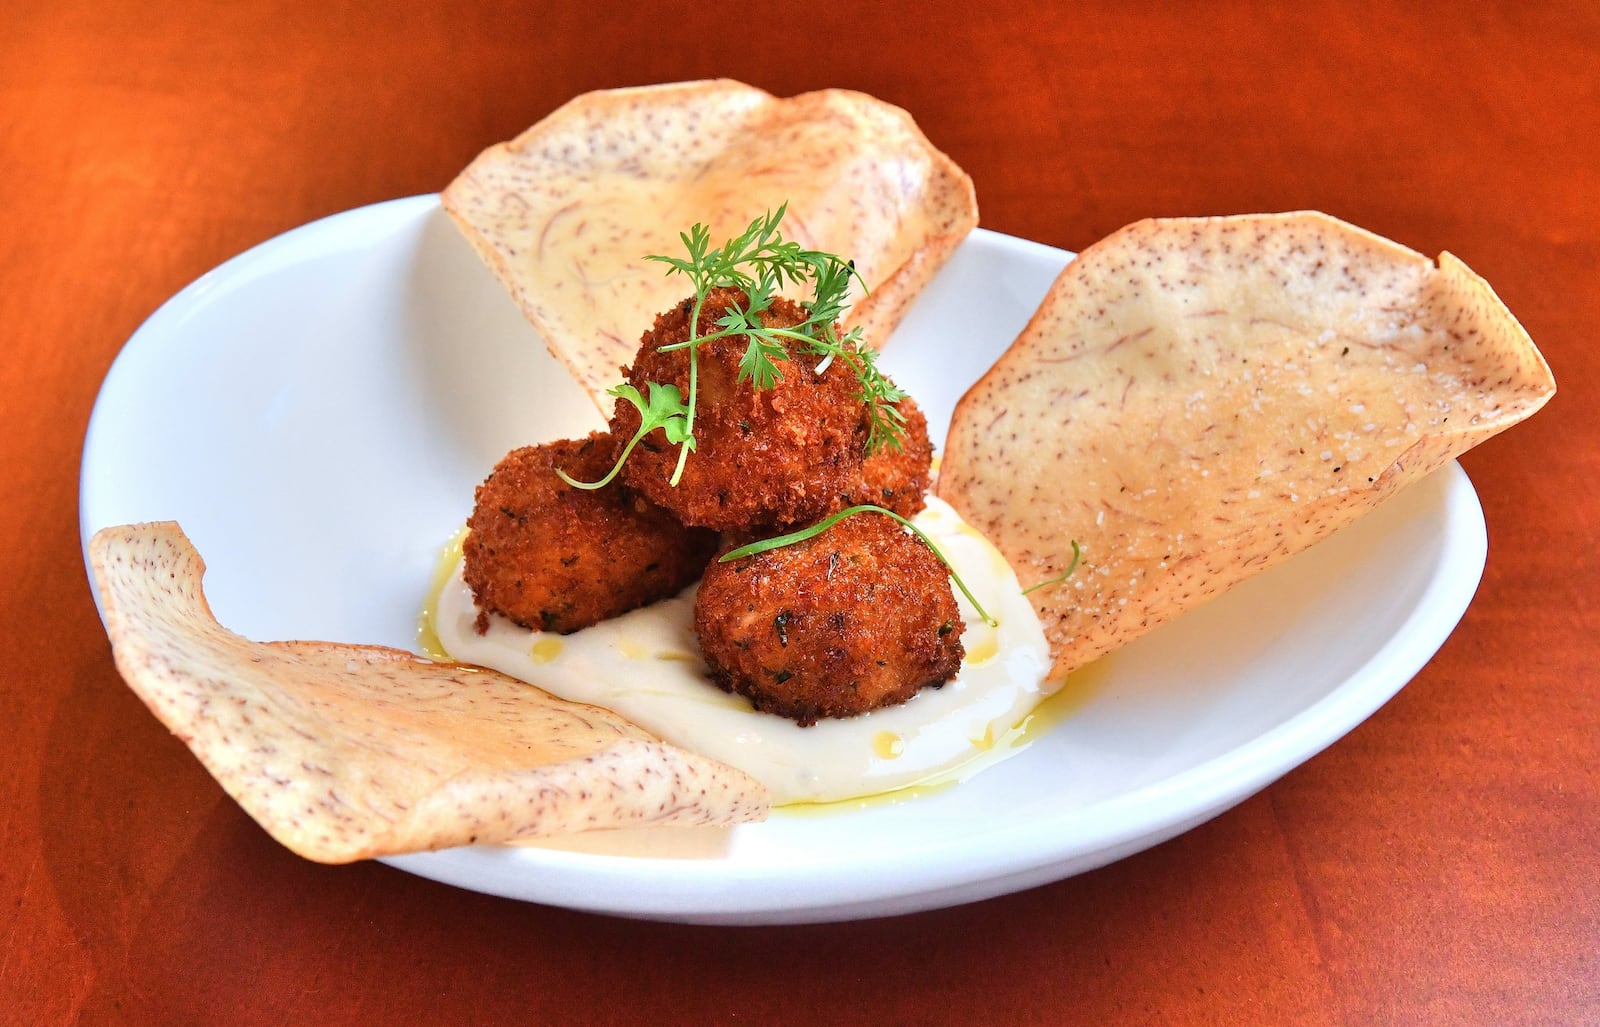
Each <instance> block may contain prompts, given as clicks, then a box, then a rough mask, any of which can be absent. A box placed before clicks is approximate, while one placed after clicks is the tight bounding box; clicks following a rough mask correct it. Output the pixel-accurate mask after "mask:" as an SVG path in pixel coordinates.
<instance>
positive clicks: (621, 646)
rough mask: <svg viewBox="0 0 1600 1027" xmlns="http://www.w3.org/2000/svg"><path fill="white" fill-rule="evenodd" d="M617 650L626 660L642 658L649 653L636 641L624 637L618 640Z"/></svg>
mask: <svg viewBox="0 0 1600 1027" xmlns="http://www.w3.org/2000/svg"><path fill="white" fill-rule="evenodd" d="M617 652H619V653H621V654H622V657H623V659H627V660H642V659H644V658H645V657H646V656H647V655H649V654H648V653H646V652H645V648H644V646H642V645H640V644H639V643H638V642H635V641H634V640H633V639H631V638H625V639H623V640H622V641H620V642H618V643H617Z"/></svg>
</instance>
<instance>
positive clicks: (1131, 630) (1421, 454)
mask: <svg viewBox="0 0 1600 1027" xmlns="http://www.w3.org/2000/svg"><path fill="white" fill-rule="evenodd" d="M1554 392H1555V381H1554V379H1553V378H1552V377H1551V375H1550V369H1549V367H1548V366H1546V364H1545V362H1544V359H1543V358H1542V357H1541V356H1540V354H1539V352H1538V350H1537V349H1536V348H1535V347H1534V345H1533V342H1532V340H1530V339H1529V338H1528V335H1527V333H1526V332H1524V331H1523V329H1522V327H1521V325H1519V324H1518V323H1517V321H1516V319H1515V318H1514V317H1512V315H1511V313H1510V311H1508V310H1507V309H1506V308H1505V306H1504V305H1503V304H1501V302H1500V301H1499V299H1498V298H1497V297H1496V296H1495V294H1494V293H1493V291H1491V290H1490V288H1489V286H1488V285H1487V283H1485V282H1484V281H1483V280H1482V279H1481V278H1479V277H1478V276H1477V275H1475V274H1473V273H1472V272H1471V271H1470V270H1469V269H1468V268H1467V267H1466V266H1465V265H1464V264H1462V263H1461V261H1459V260H1457V259H1456V258H1455V257H1453V256H1451V255H1450V254H1448V253H1445V254H1441V255H1440V257H1439V260H1438V262H1437V264H1435V263H1434V262H1433V261H1430V260H1428V259H1427V258H1426V257H1423V256H1422V255H1421V254H1418V253H1415V252H1413V251H1411V250H1408V249H1406V248H1404V247H1402V246H1399V245H1397V244H1395V243H1392V242H1389V241H1387V240H1385V239H1381V238H1379V237H1377V236H1375V235H1372V234H1370V233H1368V232H1364V231H1362V230H1360V229H1357V228H1354V227H1352V226H1350V225H1347V224H1344V223H1343V222H1340V221H1338V220H1336V219H1334V218H1331V217H1328V216H1326V215H1323V214H1316V213H1292V214H1276V215H1252V216H1243V217H1228V218H1181V219H1173V220H1149V221H1141V222H1139V223H1137V224H1134V225H1131V226H1129V227H1128V228H1125V229H1123V230H1122V231H1120V232H1117V233H1116V234H1114V235H1112V236H1110V237H1108V238H1107V239H1105V240H1103V241H1101V242H1099V243H1097V244H1095V245H1094V246H1091V247H1090V248H1088V249H1087V250H1085V251H1084V252H1083V253H1082V254H1081V255H1080V256H1079V257H1078V259H1077V260H1076V261H1074V262H1073V263H1071V264H1070V265H1068V266H1067V268H1066V269H1065V270H1064V271H1063V272H1062V274H1061V276H1060V277H1059V278H1058V279H1057V281H1056V282H1055V284H1054V285H1053V286H1052V288H1051V290H1050V292H1049V294H1048V296H1047V297H1046V299H1045V301H1044V303H1043V304H1042V305H1041V306H1040V308H1039V310H1038V312H1037V313H1036V314H1035V315H1034V317H1033V320H1032V321H1031V322H1030V323H1029V324H1028V326H1027V327H1026V328H1025V329H1024V330H1023V332H1022V334H1021V335H1020V336H1019V337H1018V338H1017V340H1016V342H1015V343H1014V344H1013V345H1012V346H1011V348H1010V350H1009V351H1007V353H1006V354H1005V355H1004V356H1003V357H1001V359H1000V360H999V361H998V362H997V363H996V364H995V366H994V367H993V368H992V369H991V370H990V371H989V372H988V374H986V375H985V376H984V377H983V378H982V379H981V380H980V381H979V382H978V383H977V384H976V385H974V386H973V388H972V389H971V390H970V391H969V392H968V393H967V395H966V396H965V397H963V398H962V400H961V402H960V404H959V405H958V407H957V409H956V411H955V415H954V417H953V419H952V423H951V427H950V435H949V438H948V440H947V442H946V449H945V455H944V462H943V468H942V471H941V474H940V478H939V493H940V495H941V496H943V497H944V498H945V499H947V500H948V501H950V502H951V503H952V504H953V505H954V506H955V507H957V508H958V509H959V510H960V511H961V512H962V513H963V514H964V515H965V516H966V517H967V518H968V520H970V521H971V522H972V523H973V524H974V525H976V526H977V527H978V528H980V529H981V530H983V531H984V532H985V533H987V534H988V536H989V538H990V539H992V540H993V541H994V542H995V544H996V545H998V546H999V548H1000V549H1001V551H1002V552H1004V553H1005V555H1006V556H1007V558H1008V559H1010V560H1011V562H1012V565H1013V566H1014V567H1016V569H1017V572H1018V575H1019V576H1020V577H1021V579H1022V580H1023V581H1024V582H1029V581H1043V580H1046V579H1049V578H1050V577H1052V576H1054V575H1056V574H1059V573H1061V572H1062V571H1064V570H1065V569H1066V568H1067V566H1068V564H1069V562H1070V561H1071V559H1072V550H1071V547H1070V540H1073V539H1076V540H1077V541H1078V542H1079V543H1080V544H1081V546H1082V549H1083V565H1082V566H1080V567H1079V569H1078V570H1077V572H1076V573H1075V574H1074V575H1073V577H1072V578H1071V579H1069V580H1068V581H1067V582H1066V583H1064V584H1063V585H1060V586H1057V587H1050V588H1042V589H1039V590H1038V591H1036V592H1034V593H1033V597H1034V600H1035V606H1036V608H1037V609H1038V611H1039V614H1040V617H1041V618H1042V619H1043V621H1044V623H1045V626H1046V633H1047V635H1048V636H1049V639H1050V643H1051V649H1052V652H1053V656H1054V659H1055V673H1056V674H1061V673H1064V672H1066V671H1068V670H1071V669H1072V668H1074V667H1077V666H1080V665H1082V664H1084V663H1087V662H1089V661H1090V660H1092V659H1094V658H1095V657H1096V656H1099V655H1100V654H1102V653H1105V652H1108V651H1110V650H1111V649H1114V648H1116V647H1117V646H1119V645H1122V644H1123V643H1125V642H1127V641H1129V640H1131V639H1132V638H1134V637H1136V636H1137V635H1139V634H1141V633H1143V632H1145V631H1148V630H1149V629H1151V628H1153V627H1155V626H1156V625H1158V624H1160V623H1162V622H1163V621H1166V620H1168V619H1170V618H1171V617H1174V616H1176V615H1177V614H1179V613H1181V612H1183V611H1184V610H1187V609H1189V608H1191V607H1193V606H1195V605H1197V604H1198V603H1200V602H1201V601H1203V600H1204V599H1206V598H1207V597H1209V596H1213V595H1215V594H1217V593H1219V592H1222V591H1224V590H1225V589H1227V588H1229V587H1231V586H1233V585H1234V584H1237V583H1238V582H1239V581H1241V580H1243V579H1244V578H1246V577H1249V576H1251V575H1253V574H1255V573H1258V572H1259V571H1261V570H1264V569H1265V568H1266V567H1268V566H1270V565H1272V564H1273V563H1275V562H1277V561H1278V560H1280V559H1282V558H1284V557H1286V556H1289V555H1290V554H1292V553H1294V552H1297V551H1299V550H1301V549H1304V548H1305V547H1306V546H1309V545H1311V544H1312V543H1313V542H1315V541H1317V540H1318V539H1320V538H1322V537H1324V536H1325V535H1327V534H1329V533H1330V532H1332V531H1335V530H1336V529H1338V528H1339V527H1341V526H1343V525H1345V524H1347V523H1349V522H1351V521H1353V520H1355V519H1356V518H1357V517H1359V516H1361V514H1363V513H1365V512H1366V511H1367V510H1370V509H1371V508H1372V507H1374V506H1376V505H1377V504H1378V503H1379V502H1381V501H1382V500H1384V499H1385V498H1387V497H1388V496H1390V495H1392V494H1394V493H1395V492H1397V491H1398V490H1400V489H1402V488H1404V487H1405V486H1406V485H1408V484H1410V483H1411V482H1414V481H1417V480H1418V479H1419V478H1421V477H1423V476H1424V475H1426V474H1428V473H1429V472H1430V471H1432V470H1434V469H1435V468H1437V467H1439V466H1440V465H1442V464H1444V463H1446V462H1447V461H1449V460H1450V459H1452V458H1453V457H1455V456H1457V455H1458V454H1460V453H1462V452H1463V451H1465V450H1467V449H1469V448H1471V447H1472V446H1474V445H1476V444H1477V443H1479V442H1481V441H1483V440H1484V439H1486V438H1488V437H1489V436H1491V435H1493V434H1495V433H1496V432H1499V431H1502V430H1504V429H1505V428H1507V427H1509V426H1511V425H1512V424H1515V423H1516V422H1517V421H1520V420H1522V419H1523V418H1525V417H1527V416H1529V415H1530V414H1532V413H1533V412H1534V411H1536V410H1537V409H1539V407H1541V406H1542V405H1544V403H1545V402H1546V401H1547V400H1548V399H1549V398H1550V396H1551V395H1552V394H1554Z"/></svg>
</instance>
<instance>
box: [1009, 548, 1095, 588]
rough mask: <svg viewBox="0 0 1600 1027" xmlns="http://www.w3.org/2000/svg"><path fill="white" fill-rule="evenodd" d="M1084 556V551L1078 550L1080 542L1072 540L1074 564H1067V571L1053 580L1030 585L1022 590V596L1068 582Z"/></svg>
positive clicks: (1049, 579) (1047, 579)
mask: <svg viewBox="0 0 1600 1027" xmlns="http://www.w3.org/2000/svg"><path fill="white" fill-rule="evenodd" d="M1082 555H1083V550H1081V549H1079V548H1078V540H1077V539H1072V562H1071V563H1069V564H1067V569H1066V570H1064V571H1062V572H1061V573H1060V574H1057V575H1056V576H1055V577H1053V578H1046V579H1045V580H1044V581H1040V582H1038V583H1036V584H1032V585H1029V586H1028V587H1027V588H1025V589H1023V590H1022V594H1023V595H1027V594H1028V593H1029V592H1033V591H1036V590H1038V589H1041V588H1044V587H1045V586H1046V585H1059V584H1061V583H1062V582H1063V581H1066V580H1067V579H1068V578H1070V577H1072V572H1073V571H1075V570H1077V569H1078V557H1080V556H1082Z"/></svg>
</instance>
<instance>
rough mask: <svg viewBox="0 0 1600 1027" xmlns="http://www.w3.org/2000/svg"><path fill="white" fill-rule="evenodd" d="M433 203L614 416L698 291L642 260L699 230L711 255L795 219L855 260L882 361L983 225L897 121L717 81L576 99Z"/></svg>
mask: <svg viewBox="0 0 1600 1027" xmlns="http://www.w3.org/2000/svg"><path fill="white" fill-rule="evenodd" d="M441 199H442V202H443V204H444V207H445V209H446V210H447V211H449V213H450V215H451V216H452V217H453V218H454V219H455V221H456V223H457V224H458V225H459V226H460V228H461V230H462V231H463V233H464V234H465V235H466V237H467V239H468V240H469V241H470V242H471V243H472V245H473V247H474V248H475V249H476V250H477V251H478V254H479V255H480V256H481V257H482V258H483V260H484V261H485V263H487V264H488V266H489V267H490V268H491V269H492V270H493V271H494V273H495V274H496V275H497V276H498V277H499V278H500V280H501V281H502V282H503V283H504V284H505V286H506V288H507V289H508V290H509V291H510V293H511V295H512V297H513V298H514V299H515V300H516V301H517V303H518V304H519V305H520V306H521V308H522V310H523V312H524V314H526V315H527V317H528V319H529V320H530V321H532V322H533V324H534V326H535V327H537V328H538V330H539V332H540V334H541V335H542V336H543V337H544V340H545V342H546V344H547V345H548V346H549V347H550V349H551V350H552V351H553V352H554V353H555V355H556V356H557V357H559V358H560V359H561V360H562V361H563V362H564V363H565V364H566V365H567V366H568V367H569V368H570V369H571V371H572V373H573V374H574V375H575V376H576V377H577V379H578V381H579V382H580V383H582V384H583V385H584V387H585V388H587V389H588V390H589V392H590V394H591V395H592V396H594V397H595V398H596V402H597V403H599V404H600V405H601V407H602V409H603V410H604V411H605V412H607V413H609V412H610V408H611V401H610V400H609V398H606V397H604V395H603V394H604V392H605V390H606V389H609V388H610V387H612V386H613V385H616V384H617V383H618V382H619V381H620V380H621V374H620V370H619V369H620V368H622V367H624V366H626V365H627V364H628V363H629V362H631V361H632V359H633V356H634V353H635V351H636V350H637V349H638V346H639V339H640V336H641V335H642V334H643V333H644V332H645V331H646V330H647V329H648V328H649V327H650V325H651V323H652V321H653V319H654V317H655V315H656V314H657V313H660V312H662V311H664V310H666V309H667V308H669V307H671V306H672V305H673V304H674V303H676V302H678V301H679V300H681V299H683V298H684V297H685V296H687V295H690V294H692V292H693V289H692V287H690V286H689V284H688V283H687V281H686V280H684V279H682V278H680V277H672V278H669V277H667V276H666V274H665V270H666V268H665V267H664V266H663V265H661V264H659V263H652V262H649V261H646V260H645V259H644V258H645V257H646V256H647V255H649V254H668V255H672V256H681V255H682V249H683V247H682V243H681V242H680V240H679V233H680V232H684V231H687V230H688V228H689V227H690V226H691V225H694V224H696V223H703V224H706V225H707V226H708V227H709V228H710V231H711V240H712V244H713V245H719V244H720V243H721V242H722V241H723V240H724V239H727V238H728V237H730V236H733V235H737V234H738V233H740V232H742V231H743V230H744V229H745V228H746V227H747V226H748V225H749V224H750V222H751V221H753V220H754V219H755V218H757V217H759V216H761V215H762V214H764V213H766V212H767V211H769V210H776V209H777V208H778V207H779V206H780V205H782V204H787V205H788V211H787V214H786V216H785V218H784V221H783V232H784V236H785V237H786V238H789V239H794V240H796V241H798V242H800V243H801V244H802V245H804V246H806V247H808V248H812V249H820V250H824V251H827V252H831V253H837V254H838V255H840V256H841V257H844V258H846V259H851V260H854V261H855V264H856V269H857V271H858V272H859V273H860V275H861V278H862V280H863V281H864V282H865V283H866V285H867V287H868V290H869V292H868V295H866V296H865V297H862V296H859V295H857V296H856V297H855V298H854V301H853V305H852V307H851V308H850V313H849V320H848V321H847V322H846V324H845V327H846V328H849V327H852V326H854V325H860V326H861V327H862V328H863V329H864V332H865V335H866V338H867V339H868V341H869V342H871V343H872V344H874V345H882V343H883V341H884V340H885V339H887V337H888V335H889V333H890V332H891V331H892V330H893V329H894V326H895V325H896V324H898V323H899V321H900V319H901V317H902V316H903V315H904V313H905V309H906V307H907V305H908V304H909V303H910V301H911V299H912V298H913V297H914V296H915V295H916V294H917V292H919V291H920V290H921V289H922V287H923V286H924V285H925V284H927V281H928V280H929V279H930V278H931V277H932V275H933V273H934V272H935V271H936V270H938V268H939V267H940V266H941V265H942V264H943V263H944V262H945V261H946V260H947V259H948V258H949V256H950V254H951V253H952V252H953V251H954V250H955V248H956V246H957V245H958V244H959V243H960V242H961V240H962V239H964V238H965V237H966V236H967V233H968V232H970V231H971V230H972V228H973V226H974V225H976V224H977V220H978V208H977V200H976V197H975V194H974V192H973V187H972V181H971V179H970V178H968V177H967V175H966V174H965V173H964V172H963V171H962V170H961V169H960V168H959V167H957V166H956V165H955V163H954V162H952V161H951V160H950V159H949V158H948V157H947V156H945V155H944V154H943V153H941V152H940V151H939V150H937V149H935V148H934V146H933V145H932V144H931V143H929V141H928V139H927V138H926V137H925V136H924V135H923V134H922V132H921V130H920V129H918V127H917V125H916V123H915V122H914V121H913V120H912V118H911V116H910V115H909V114H907V113H906V112H905V111H903V110H901V109H900V108H898V107H894V106H892V105H890V104H887V103H884V102H883V101H881V100H877V99H875V98H873V97H871V96H867V95H866V94H864V93H858V92H851V91H848V90H841V89H828V90H820V91H817V92H811V93H804V94H801V95H799V96H794V97H790V98H785V99H779V98H775V97H773V96H772V95H770V94H768V93H766V92H764V91H762V90H760V89H756V88H754V87H752V86H747V85H743V84H741V83H738V82H732V81H727V80H713V81H704V82H686V83H676V84H671V85H662V86H647V87H639V88H631V89H615V90H604V91H600V92H593V93H586V94H584V95H582V96H579V97H577V98H575V99H573V100H571V101H570V102H568V103H567V104H565V105H564V106H562V107H560V108H559V109H557V110H556V111H554V112H552V113H551V114H550V115H549V116H548V117H546V118H545V119H544V120H542V121H540V122H539V123H538V124H536V125H534V126H533V127H532V128H530V129H528V130H527V131H526V132H524V133H523V134H522V135H520V136H518V137H517V138H516V139H513V140H511V141H510V142H507V143H502V144H500V145H497V146H492V147H490V148H489V149H487V150H485V151H484V152H483V153H482V154H481V155H479V156H478V158H477V159H476V160H474V161H473V162H472V163H471V164H470V165H469V166H468V167H467V168H466V169H465V170H463V171H462V172H461V174H460V175H459V176H458V177H457V178H456V179H455V181H453V182H451V183H450V185H449V186H448V187H447V188H446V189H445V190H444V192H443V194H442V196H441ZM857 291H858V293H859V289H858V290H857ZM797 298H799V297H797Z"/></svg>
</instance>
